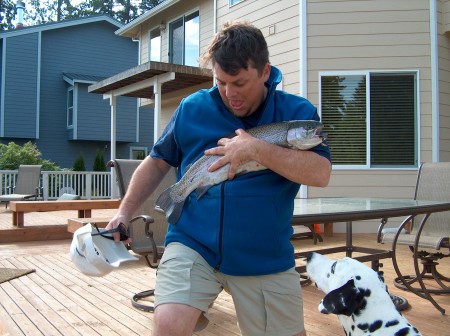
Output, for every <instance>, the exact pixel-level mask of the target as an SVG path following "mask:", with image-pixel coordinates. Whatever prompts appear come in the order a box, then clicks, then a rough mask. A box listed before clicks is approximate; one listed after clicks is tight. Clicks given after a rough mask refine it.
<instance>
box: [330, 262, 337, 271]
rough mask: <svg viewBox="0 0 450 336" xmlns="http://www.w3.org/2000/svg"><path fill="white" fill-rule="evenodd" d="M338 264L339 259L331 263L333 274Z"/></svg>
mask: <svg viewBox="0 0 450 336" xmlns="http://www.w3.org/2000/svg"><path fill="white" fill-rule="evenodd" d="M336 264H337V261H335V262H334V263H333V265H331V274H334V270H335V269H336Z"/></svg>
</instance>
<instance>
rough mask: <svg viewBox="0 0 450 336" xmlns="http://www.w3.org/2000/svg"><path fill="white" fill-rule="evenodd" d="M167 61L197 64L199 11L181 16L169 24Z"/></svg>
mask: <svg viewBox="0 0 450 336" xmlns="http://www.w3.org/2000/svg"><path fill="white" fill-rule="evenodd" d="M169 39H170V52H169V62H170V63H173V64H181V65H190V66H198V56H199V52H200V48H199V41H200V30H199V13H198V11H197V12H194V13H192V14H189V15H186V16H183V17H182V18H179V19H178V20H176V21H174V22H172V23H171V24H170V26H169Z"/></svg>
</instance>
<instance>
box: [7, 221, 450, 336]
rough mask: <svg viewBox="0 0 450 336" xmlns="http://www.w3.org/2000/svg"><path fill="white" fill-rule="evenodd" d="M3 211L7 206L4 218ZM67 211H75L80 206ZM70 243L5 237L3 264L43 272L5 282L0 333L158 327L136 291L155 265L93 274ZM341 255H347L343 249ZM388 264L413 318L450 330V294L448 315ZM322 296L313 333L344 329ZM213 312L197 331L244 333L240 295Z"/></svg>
mask: <svg viewBox="0 0 450 336" xmlns="http://www.w3.org/2000/svg"><path fill="white" fill-rule="evenodd" d="M61 213H63V212H60V213H59V215H61ZM39 215H41V216H47V217H46V218H47V219H45V218H44V217H40V218H39V220H38V222H40V223H47V224H48V223H54V224H55V225H57V224H59V223H58V222H57V221H55V217H54V216H55V215H54V214H52V213H39ZM1 216H2V213H1V212H0V223H1V221H2V218H1ZM67 216H68V217H67V218H71V217H73V212H72V213H70V212H69V213H67ZM100 216H103V217H106V216H108V214H103V215H100ZM8 217H9V218H10V217H11V216H10V215H9V216H8ZM37 217H38V215H36V218H37ZM65 219H66V218H63V220H65ZM59 221H61V217H59ZM10 225H12V224H10ZM1 230H2V227H1V224H0V231H1ZM41 230H42V231H45V230H46V229H45V228H41ZM42 234H43V235H45V232H43V233H42ZM375 239H376V237H375V235H374V234H355V235H354V242H355V244H357V245H360V246H361V245H362V246H367V247H379V245H378V244H377V243H376V242H375ZM344 241H345V237H344V236H343V235H342V234H335V236H334V237H325V241H324V242H323V243H320V244H319V245H317V246H314V245H313V244H312V241H311V240H298V241H294V245H295V246H296V249H297V250H303V249H311V248H326V247H332V246H335V245H337V244H342V243H343V242H344ZM69 246H70V240H67V239H66V240H48V241H34V242H16V243H14V242H11V243H2V244H0V266H1V267H14V268H34V269H36V272H33V273H30V274H28V275H25V276H22V277H19V278H17V279H14V280H11V281H8V282H4V283H2V284H0V335H11V336H13V335H14V336H16V335H18V336H20V335H32V336H34V335H45V336H47V335H87V336H89V335H151V334H152V324H153V322H152V321H153V314H152V313H147V312H143V311H140V310H137V309H136V308H134V307H133V306H132V305H131V302H130V299H131V297H132V296H133V295H134V294H135V293H137V292H139V291H143V290H147V289H149V288H153V287H154V284H155V276H156V272H155V270H154V269H151V268H149V267H148V266H147V265H146V263H145V261H144V260H143V258H142V257H141V258H140V259H139V260H138V261H132V262H128V263H125V264H122V266H121V267H120V268H119V269H118V270H117V271H113V272H111V273H109V274H108V275H106V276H104V277H88V276H85V275H84V274H82V273H80V272H79V271H78V270H77V269H76V268H75V266H74V265H73V264H72V262H71V261H70V257H69ZM383 247H384V246H383ZM404 252H405V257H404V259H402V262H401V263H402V264H407V263H411V260H412V259H411V257H410V254H409V252H408V251H407V248H405V250H404ZM339 256H342V255H338V256H336V257H339ZM299 263H300V264H301V263H302V261H299ZM383 264H384V266H383V268H382V270H383V271H384V272H385V279H386V283H387V284H388V286H389V289H390V291H391V293H394V294H398V295H401V296H404V297H405V298H407V299H408V300H409V302H410V304H411V307H410V308H409V309H408V310H406V311H404V312H403V314H404V315H405V316H406V317H407V318H408V319H409V321H410V322H411V323H412V324H414V325H415V326H416V327H418V328H419V329H420V330H421V332H422V334H423V335H428V336H435V335H448V334H449V333H448V330H450V317H449V315H448V314H450V295H441V296H436V300H437V301H438V302H439V303H440V304H441V305H443V306H444V308H445V309H446V310H447V315H441V314H440V313H439V312H438V311H437V310H436V309H435V308H434V307H433V306H432V305H431V303H429V302H428V301H426V300H423V299H421V298H419V297H417V296H415V295H413V294H411V293H408V292H405V291H402V290H400V289H397V288H395V287H394V285H393V283H392V281H393V278H394V277H395V276H394V275H395V272H394V270H393V267H392V262H391V261H390V260H384V261H383ZM443 266H444V267H445V271H444V274H447V275H448V274H450V262H449V260H445V261H444V262H443ZM323 296H324V294H323V293H322V292H320V291H319V290H318V289H316V288H315V286H314V285H309V286H306V287H303V300H304V315H305V326H306V330H307V332H308V336H332V335H343V332H341V330H342V328H341V326H340V325H339V322H338V320H337V317H336V316H335V315H323V314H320V313H319V312H318V310H317V305H318V304H319V301H320V300H321V299H322V298H323ZM209 316H210V321H211V322H210V324H209V325H208V327H207V328H206V329H205V330H203V331H201V332H197V333H196V334H195V335H198V336H219V335H223V336H225V335H226V336H228V335H239V330H238V327H237V325H236V322H237V319H236V316H235V310H234V306H233V301H232V298H231V297H230V296H229V295H228V294H226V293H221V294H220V295H219V297H218V298H217V299H216V301H215V302H214V305H213V306H212V307H211V309H210V312H209Z"/></svg>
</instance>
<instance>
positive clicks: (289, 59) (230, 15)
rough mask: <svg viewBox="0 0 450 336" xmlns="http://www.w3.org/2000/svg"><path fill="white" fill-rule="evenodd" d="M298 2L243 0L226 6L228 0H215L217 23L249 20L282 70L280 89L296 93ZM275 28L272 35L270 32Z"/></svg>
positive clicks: (292, 0) (297, 90)
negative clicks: (261, 35)
mask: <svg viewBox="0 0 450 336" xmlns="http://www.w3.org/2000/svg"><path fill="white" fill-rule="evenodd" d="M298 6H299V1H298V0H278V1H274V0H245V1H242V2H241V3H239V4H237V5H235V6H232V7H229V6H228V0H218V1H217V16H218V20H217V25H218V27H219V28H220V27H221V26H222V25H223V23H224V22H226V21H229V20H246V21H250V22H252V23H253V24H254V25H255V26H256V27H258V28H259V29H261V31H262V32H263V34H264V36H265V38H266V40H267V44H268V46H269V53H270V61H271V63H272V64H273V65H274V66H277V67H278V68H280V70H281V71H282V72H283V89H284V90H285V91H287V92H290V93H293V94H298V93H299V83H298V82H299V72H298V71H299V66H300V63H299V56H300V50H299V47H300V43H299V36H300V32H299V7H298ZM269 27H274V30H275V32H274V34H270V33H269Z"/></svg>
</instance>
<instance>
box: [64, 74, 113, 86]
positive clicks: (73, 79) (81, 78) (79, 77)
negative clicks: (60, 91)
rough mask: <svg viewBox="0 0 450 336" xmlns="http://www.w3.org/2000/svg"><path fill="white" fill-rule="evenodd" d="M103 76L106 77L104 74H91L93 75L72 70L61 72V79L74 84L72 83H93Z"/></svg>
mask: <svg viewBox="0 0 450 336" xmlns="http://www.w3.org/2000/svg"><path fill="white" fill-rule="evenodd" d="M105 78H106V77H105V76H93V75H84V74H77V73H72V72H63V79H64V80H65V81H66V82H67V83H69V84H70V85H74V83H86V84H94V83H97V82H99V81H101V80H103V79H105Z"/></svg>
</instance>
